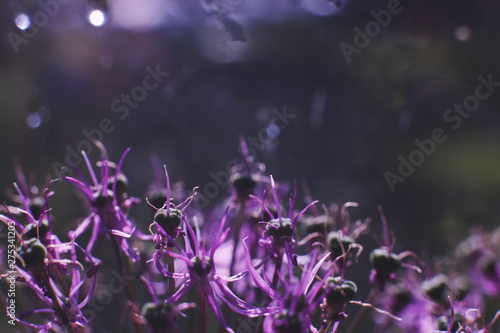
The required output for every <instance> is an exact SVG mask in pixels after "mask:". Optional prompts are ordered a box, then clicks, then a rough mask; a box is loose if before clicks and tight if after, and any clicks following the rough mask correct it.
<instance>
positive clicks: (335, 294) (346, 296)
mask: <svg viewBox="0 0 500 333" xmlns="http://www.w3.org/2000/svg"><path fill="white" fill-rule="evenodd" d="M326 285H327V286H329V287H331V286H332V285H333V289H331V290H330V292H329V293H328V294H327V295H326V297H325V298H326V302H327V304H328V306H329V307H330V308H332V309H338V308H339V307H343V306H344V305H345V304H346V303H347V302H349V301H350V300H352V299H353V298H354V295H356V292H357V291H358V287H357V286H356V284H355V283H354V282H352V281H349V280H343V281H342V283H340V278H339V277H335V278H329V279H328V280H327V283H326Z"/></svg>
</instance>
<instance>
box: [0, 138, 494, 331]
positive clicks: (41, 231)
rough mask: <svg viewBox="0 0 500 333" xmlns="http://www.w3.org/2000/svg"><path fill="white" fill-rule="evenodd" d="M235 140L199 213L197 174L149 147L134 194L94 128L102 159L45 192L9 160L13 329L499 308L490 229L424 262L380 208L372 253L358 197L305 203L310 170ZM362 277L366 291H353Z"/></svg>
mask: <svg viewBox="0 0 500 333" xmlns="http://www.w3.org/2000/svg"><path fill="white" fill-rule="evenodd" d="M240 143H241V151H242V152H243V158H242V160H243V161H242V163H241V164H238V165H235V166H234V167H233V168H232V169H231V171H232V175H231V177H230V178H229V179H228V180H229V182H230V183H231V185H232V192H231V193H229V194H228V196H227V197H226V198H225V199H224V200H223V201H222V204H218V203H216V202H214V203H213V205H212V208H213V210H212V211H211V212H208V214H207V213H206V212H202V211H201V210H198V209H196V205H197V197H196V191H197V188H194V189H193V190H192V192H191V191H190V190H189V191H184V189H183V188H182V187H180V186H178V185H175V186H174V185H171V183H170V177H171V175H169V173H168V171H167V168H166V166H163V167H159V165H161V164H160V163H159V162H158V160H157V159H152V161H153V168H154V169H155V174H156V179H155V180H154V181H153V183H152V184H151V185H150V186H149V190H148V192H147V193H146V195H145V196H144V197H143V198H141V199H139V198H136V197H133V196H129V194H128V193H127V191H128V189H127V187H128V180H127V177H126V176H125V172H124V169H126V168H125V167H124V161H125V157H126V155H127V154H128V152H129V150H128V149H127V150H126V151H125V152H124V153H123V154H122V155H121V157H120V158H119V160H118V163H113V162H112V161H110V160H109V157H108V153H107V151H106V150H105V148H104V147H103V146H102V144H101V143H99V142H96V145H97V147H98V148H99V149H100V151H101V156H100V159H99V160H98V161H97V162H95V163H92V162H91V160H90V159H89V158H88V157H87V155H86V154H85V152H82V155H83V160H84V161H85V167H86V171H82V170H80V169H79V168H78V167H77V166H75V167H74V171H75V174H77V176H74V177H70V176H64V177H62V178H61V179H57V180H52V181H50V182H49V183H48V185H47V186H46V188H43V189H42V190H38V187H34V186H30V185H28V184H27V181H26V179H25V177H24V175H23V173H22V171H21V169H20V166H19V163H16V174H17V178H18V184H17V183H16V184H15V186H14V188H15V190H16V192H17V193H16V194H15V195H12V201H13V203H12V204H11V205H7V204H5V205H4V207H3V208H2V214H1V215H0V221H1V222H3V223H2V226H1V228H4V227H5V230H9V231H12V232H13V235H15V241H13V243H15V244H14V245H12V246H11V247H10V248H13V249H14V251H13V253H15V256H14V257H15V258H13V259H12V260H10V261H5V262H4V260H5V259H4V258H2V261H1V264H2V267H1V268H2V273H3V274H2V280H3V281H7V280H8V279H10V273H9V272H15V286H16V288H18V290H19V292H18V293H16V295H15V297H16V300H15V304H16V306H17V309H16V310H15V311H14V312H12V310H11V309H7V314H8V315H9V316H10V317H11V318H14V319H15V322H16V324H17V323H18V324H19V325H20V327H21V329H22V330H23V331H30V330H36V331H38V332H49V331H54V332H75V333H76V332H91V331H92V330H95V331H102V330H103V328H102V327H103V326H102V325H103V323H102V322H99V321H98V320H97V319H99V318H101V319H102V317H103V316H106V315H107V314H111V313H118V314H120V315H119V316H118V317H117V318H118V320H116V323H114V325H112V324H109V325H111V326H108V328H106V329H105V330H106V331H120V332H129V331H130V332H136V333H139V332H143V330H145V329H146V330H147V331H148V332H151V333H172V332H174V333H175V332H202V333H205V332H215V331H217V329H221V330H224V331H226V332H238V333H239V332H265V333H302V332H304V333H305V332H316V333H318V332H319V333H326V332H328V333H333V332H338V333H340V332H348V333H353V332H355V331H365V332H366V331H369V330H370V328H371V329H373V331H374V332H415V333H418V332H422V333H423V332H449V333H451V332H467V333H486V332H488V331H490V330H492V329H493V326H494V325H495V323H496V321H497V319H498V318H499V317H500V312H497V313H496V314H494V313H489V312H487V311H485V304H486V300H491V299H493V300H495V299H496V300H497V301H498V298H499V297H500V251H499V245H500V231H494V232H491V233H487V232H484V231H476V232H475V233H473V234H472V235H471V236H470V237H469V238H468V239H466V240H464V241H463V242H462V243H460V244H459V245H458V247H457V250H456V253H453V254H451V255H452V256H453V260H450V261H448V264H443V263H439V264H437V265H433V264H432V263H431V262H426V261H423V260H421V259H419V257H418V256H417V255H416V254H415V253H413V252H410V251H401V252H400V251H398V252H395V249H396V248H397V245H396V242H395V237H394V236H392V235H391V233H390V230H389V226H388V222H387V221H386V219H385V216H384V213H383V212H382V209H381V208H380V207H379V215H380V221H381V223H380V224H378V225H381V226H382V230H383V237H382V244H381V245H380V246H379V247H378V248H375V249H371V252H369V253H367V252H366V251H365V248H366V247H367V245H366V244H367V243H368V242H365V241H366V238H367V234H368V231H369V227H370V228H371V227H372V226H373V225H374V224H375V223H372V224H370V222H371V219H369V218H365V219H357V220H355V221H354V220H353V221H352V220H351V217H350V214H352V213H353V212H355V211H356V210H357V208H356V207H358V204H357V203H355V202H346V203H344V204H330V205H329V206H327V205H326V204H321V203H319V201H313V200H312V199H311V195H310V194H309V190H308V188H307V185H306V184H302V185H301V188H298V186H297V183H293V184H289V183H286V182H277V181H276V180H275V177H273V176H271V175H266V173H265V166H264V165H263V164H262V163H258V162H256V161H255V160H254V158H253V157H252V156H250V155H249V154H248V149H247V148H246V143H245V141H244V140H243V139H241V140H240ZM96 170H97V172H96ZM160 170H161V171H160ZM85 174H87V175H88V176H86V175H85ZM161 178H163V179H161ZM55 187H57V189H54V188H55ZM61 187H65V188H66V189H67V190H71V191H74V192H75V193H77V194H78V195H79V196H80V198H81V204H80V207H82V209H83V210H84V211H86V215H85V216H83V217H80V218H78V219H75V220H74V221H73V222H69V223H65V224H64V225H61V224H58V223H57V222H58V221H57V218H58V215H57V212H56V209H55V208H54V210H53V209H52V208H51V205H52V204H53V202H54V201H55V200H59V201H64V200H74V198H68V197H67V196H63V197H58V195H57V193H58V191H59V190H58V189H59V188H61ZM300 190H302V191H303V192H304V193H305V195H304V197H303V202H302V203H300V201H301V198H300V197H299V196H298V195H297V193H298V192H299V191H300ZM186 193H187V194H186ZM64 205H72V207H76V206H74V203H73V202H71V203H64ZM148 205H149V207H148ZM298 206H300V207H301V208H299V209H297V207H298ZM54 207H57V205H55V206H54ZM150 207H151V208H152V210H151V208H150ZM356 213H357V212H356ZM398 248H399V247H398ZM107 249H110V251H107ZM1 250H2V251H1V252H7V251H6V250H7V247H6V248H2V249H1ZM363 258H364V259H365V262H367V263H368V262H369V265H371V266H370V274H369V276H365V277H364V278H361V279H360V278H359V276H357V275H356V274H355V272H356V269H355V268H356V266H358V265H361V264H360V262H361V261H362V259H363ZM450 262H452V263H453V264H449V263H450ZM360 268H361V267H360ZM113 279H114V280H113ZM117 279H118V280H117ZM117 282H119V283H120V286H119V288H117V286H116V283H117ZM360 285H363V286H365V285H366V286H368V287H370V286H371V291H370V292H369V293H368V294H367V295H361V292H360V291H359V290H361V289H366V288H358V287H359V286H360ZM21 291H22V292H21ZM118 294H120V295H118ZM103 295H105V297H104V296H103ZM2 298H3V299H4V300H5V302H6V303H5V304H10V303H12V301H11V299H12V297H11V296H7V297H5V296H4V295H2ZM114 298H117V299H118V298H120V299H122V300H123V299H125V301H122V302H120V301H118V300H117V301H115V300H114ZM360 299H363V300H360ZM98 305H99V306H98ZM101 305H103V306H101ZM107 307H108V308H107ZM111 307H113V308H111ZM486 317H489V321H488V320H486V319H485V318H486ZM183 318H188V319H189V320H187V319H183ZM215 319H217V322H218V323H219V324H216V322H215V321H214V320H215ZM216 326H220V327H216ZM358 328H359V329H358Z"/></svg>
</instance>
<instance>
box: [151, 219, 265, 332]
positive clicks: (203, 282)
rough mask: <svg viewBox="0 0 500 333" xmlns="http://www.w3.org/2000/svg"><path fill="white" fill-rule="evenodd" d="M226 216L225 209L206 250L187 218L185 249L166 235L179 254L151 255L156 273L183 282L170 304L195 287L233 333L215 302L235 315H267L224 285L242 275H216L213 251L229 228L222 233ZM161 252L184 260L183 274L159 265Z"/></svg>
mask: <svg viewBox="0 0 500 333" xmlns="http://www.w3.org/2000/svg"><path fill="white" fill-rule="evenodd" d="M226 217H227V210H226V212H225V214H224V216H223V218H222V220H221V222H220V225H219V229H218V231H217V234H216V236H215V238H214V241H213V244H212V246H211V248H210V250H209V251H208V256H207V251H206V250H205V246H204V243H203V241H202V240H201V239H200V238H199V237H198V235H197V233H195V232H194V231H193V229H192V227H191V226H190V225H189V223H188V221H187V220H186V217H184V216H183V217H182V219H183V222H184V226H185V228H186V233H187V234H188V239H186V240H185V242H184V244H185V249H182V248H181V247H180V246H179V245H178V244H177V243H176V242H175V241H174V240H173V239H172V238H171V237H170V236H169V235H168V234H166V235H165V236H166V237H167V239H168V240H169V241H170V242H171V243H172V244H173V245H174V247H175V248H176V249H177V250H178V251H179V253H175V252H172V251H169V250H166V249H165V250H162V249H159V250H157V251H156V252H155V254H154V255H153V259H152V260H153V261H154V263H155V265H156V267H157V269H158V271H159V272H160V273H161V274H163V275H164V276H165V277H168V278H174V279H186V281H185V282H184V284H183V285H182V286H181V287H180V288H179V289H178V290H177V291H176V292H175V293H174V294H173V295H172V296H171V297H170V298H169V301H171V302H173V303H177V302H178V301H179V300H181V299H182V297H183V296H184V295H185V294H186V293H187V292H188V291H189V290H190V289H191V288H193V287H194V286H195V285H198V287H199V289H200V291H201V293H202V294H203V297H205V298H206V300H207V301H208V304H209V305H210V307H211V308H212V310H213V312H214V313H215V316H216V317H217V319H218V320H219V321H220V323H221V324H222V326H223V327H224V328H225V329H226V330H227V331H228V332H234V331H233V330H232V329H231V327H230V326H229V325H228V324H227V322H226V320H225V319H224V316H223V314H222V311H221V308H220V306H219V304H218V302H217V299H219V300H222V301H223V302H224V303H226V304H227V305H228V306H229V308H230V309H232V310H233V311H235V312H236V313H239V314H242V315H245V316H248V317H256V316H259V315H264V314H267V313H268V310H266V309H260V308H256V307H254V306H253V305H251V304H249V303H247V302H245V301H244V300H242V299H240V298H239V297H238V296H236V295H235V294H234V293H233V292H232V291H231V290H230V289H229V287H228V286H227V282H233V281H237V280H239V279H241V278H242V277H243V276H244V275H245V274H238V275H235V276H233V277H224V276H221V275H219V274H217V272H216V269H215V267H216V264H215V260H214V257H215V251H216V250H217V248H218V247H219V246H220V245H221V244H222V243H223V242H224V240H225V238H226V236H227V234H228V232H229V229H225V230H224V224H225V221H226ZM163 251H164V252H165V253H167V254H168V255H170V256H172V257H174V258H176V259H180V260H182V261H184V263H185V264H186V266H187V272H186V273H172V272H169V271H167V270H166V269H165V268H164V266H163V264H162V263H161V258H162V257H163Z"/></svg>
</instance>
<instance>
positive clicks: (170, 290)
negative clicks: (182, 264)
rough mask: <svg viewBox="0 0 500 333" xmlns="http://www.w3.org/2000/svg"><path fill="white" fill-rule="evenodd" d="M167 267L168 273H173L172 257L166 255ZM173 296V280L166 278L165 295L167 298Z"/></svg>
mask: <svg viewBox="0 0 500 333" xmlns="http://www.w3.org/2000/svg"><path fill="white" fill-rule="evenodd" d="M167 265H168V271H169V272H170V273H175V264H174V257H172V256H171V255H169V254H167ZM173 294H175V279H174V278H168V294H167V296H168V297H170V296H172V295H173Z"/></svg>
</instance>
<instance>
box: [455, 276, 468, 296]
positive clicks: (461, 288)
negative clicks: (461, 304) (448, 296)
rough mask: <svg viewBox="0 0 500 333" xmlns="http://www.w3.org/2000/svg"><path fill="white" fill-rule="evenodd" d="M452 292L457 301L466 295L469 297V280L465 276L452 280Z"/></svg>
mask: <svg viewBox="0 0 500 333" xmlns="http://www.w3.org/2000/svg"><path fill="white" fill-rule="evenodd" d="M453 285H454V291H455V297H456V299H457V300H459V301H462V300H463V299H464V298H465V297H467V295H469V293H470V291H471V289H472V287H471V284H470V281H469V279H467V278H466V277H465V276H459V277H457V278H456V279H455V280H454V283H453Z"/></svg>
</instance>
